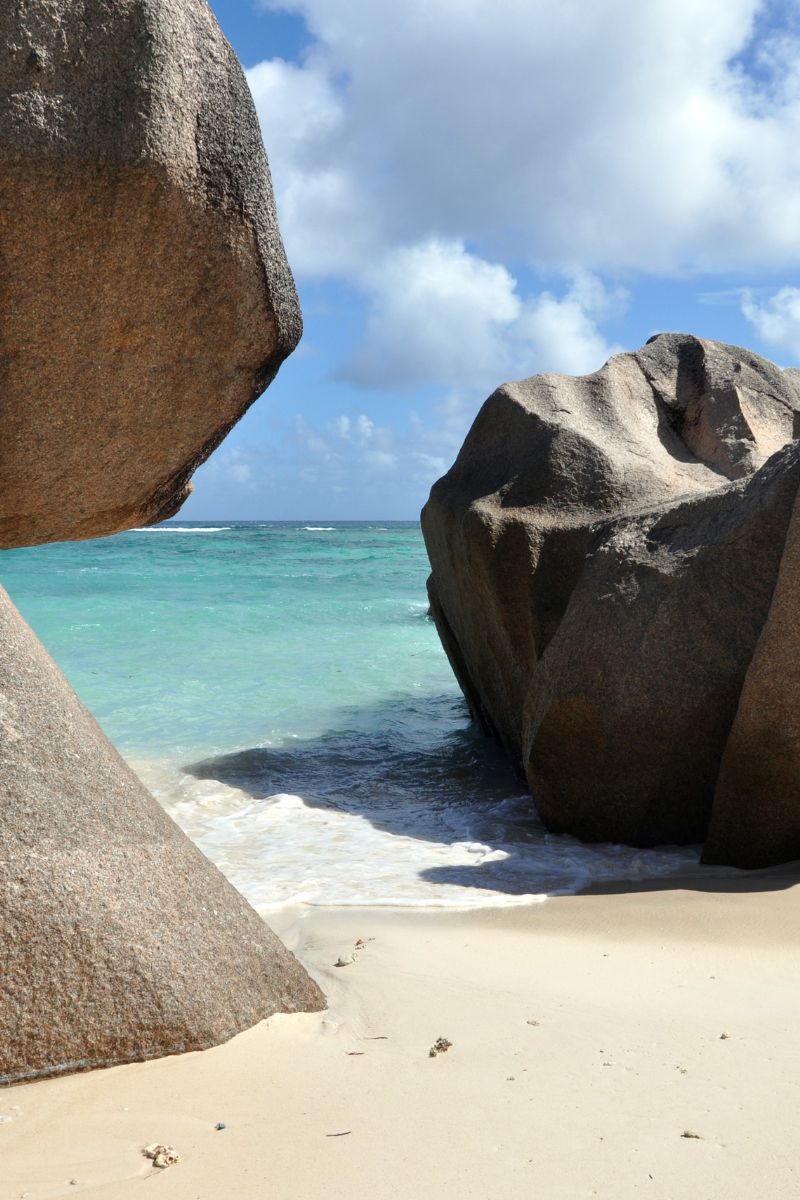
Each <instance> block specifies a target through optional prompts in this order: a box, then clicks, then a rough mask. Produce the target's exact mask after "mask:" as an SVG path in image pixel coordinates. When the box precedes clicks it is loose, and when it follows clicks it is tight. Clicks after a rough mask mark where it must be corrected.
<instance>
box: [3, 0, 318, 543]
mask: <svg viewBox="0 0 800 1200" xmlns="http://www.w3.org/2000/svg"><path fill="white" fill-rule="evenodd" d="M0 286H1V292H2V304H1V305H0V388H1V389H2V397H3V403H2V408H0V546H22V545H32V544H34V543H37V542H47V541H57V540H62V539H72V538H86V537H94V536H97V535H100V534H106V533H113V532H115V531H117V530H120V529H126V528H129V527H131V526H135V525H145V524H148V523H151V522H154V521H159V520H161V519H163V518H165V517H168V516H170V515H172V514H173V513H174V512H175V511H176V510H177V509H178V508H179V506H180V504H181V503H182V501H183V500H184V499H185V498H186V495H187V493H188V491H189V482H188V481H189V478H190V476H191V475H192V472H193V471H194V470H195V469H196V468H197V467H198V466H199V464H200V463H201V462H203V460H204V459H205V458H207V457H208V455H209V454H210V453H211V451H212V450H213V449H214V448H215V447H216V446H217V445H218V444H219V442H220V441H221V440H222V438H223V437H224V436H225V434H226V433H227V432H228V430H229V429H230V428H231V426H232V425H233V424H234V423H235V422H236V421H237V420H238V418H239V417H241V415H242V413H243V412H244V411H245V409H246V408H247V407H248V405H249V404H250V403H251V402H252V401H253V400H254V399H255V398H256V397H257V396H258V395H259V393H260V392H262V391H263V390H264V388H265V387H266V386H267V384H268V383H269V382H270V380H271V379H272V377H273V376H274V375H275V372H276V371H277V369H278V367H279V366H280V364H281V362H282V361H283V359H284V358H285V357H286V355H287V354H289V353H290V352H291V350H292V349H293V347H294V346H295V345H296V343H297V340H298V338H299V336H300V332H301V318H300V309H299V306H298V302H297V296H296V293H295V289H294V284H293V282H292V277H291V273H290V271H289V269H288V266H287V264H286V258H285V255H284V252H283V246H282V243H281V238H280V233H279V230H278V226H277V222H276V218H275V207H274V203H273V198H272V188H271V184H270V178H269V169H268V166H267V161H266V157H265V154H264V149H263V145H262V141H261V136H260V133H259V127H258V120H257V117H256V113H255V109H254V107H253V103H252V99H251V97H250V93H249V91H248V88H247V83H246V81H245V78H244V75H243V72H242V70H241V68H240V66H239V63H238V62H237V60H236V57H235V55H234V53H233V51H232V50H231V48H230V46H229V45H228V43H227V42H226V41H225V39H224V38H223V36H222V34H221V32H220V30H219V27H218V25H217V23H216V21H215V19H214V16H213V14H212V13H211V10H210V9H209V7H208V4H207V3H206V2H205V0H47V3H38V2H37V3H31V0H3V3H2V5H0Z"/></svg>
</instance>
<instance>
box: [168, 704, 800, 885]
mask: <svg viewBox="0 0 800 1200" xmlns="http://www.w3.org/2000/svg"><path fill="white" fill-rule="evenodd" d="M184 770H185V771H186V773H187V774H189V775H192V776H194V777H195V778H197V779H211V780H216V781H218V782H220V783H222V784H225V785H227V786H229V787H233V788H238V789H241V790H242V791H243V792H245V793H246V794H247V795H249V796H251V797H253V799H255V800H259V799H266V798H267V797H270V796H274V795H276V794H278V793H291V794H296V795H300V796H302V798H303V801H304V802H305V803H306V804H307V805H309V806H312V807H315V808H320V809H326V808H327V809H332V810H336V811H338V812H345V813H352V814H355V815H358V816H360V817H363V818H364V819H366V820H367V821H369V822H370V823H371V824H372V825H373V826H374V827H375V828H377V829H381V830H383V831H385V832H387V833H390V834H395V835H397V836H400V837H406V838H418V839H420V840H423V841H427V842H440V843H442V844H452V843H455V842H459V841H465V842H473V843H481V844H484V845H485V846H487V847H490V848H492V849H493V850H497V851H499V852H502V853H501V854H499V855H498V857H496V858H491V859H489V860H488V861H485V862H481V863H479V864H478V865H474V864H468V865H464V866H443V867H436V868H430V869H425V870H421V871H420V878H422V879H425V880H427V881H428V882H431V883H433V884H442V885H457V886H459V887H463V888H470V889H490V890H492V891H495V892H503V893H505V894H507V895H509V896H526V895H541V894H543V893H547V894H550V895H554V894H559V893H560V894H572V893H574V892H575V891H576V889H577V890H578V891H582V890H585V889H588V890H591V891H593V892H594V891H596V892H604V893H624V892H638V891H654V890H664V889H671V888H675V887H681V888H684V889H690V890H693V891H704V892H723V893H724V892H736V891H742V890H747V891H753V892H758V891H772V890H776V889H780V888H787V887H790V886H791V885H792V884H794V883H796V882H798V881H800V863H795V864H790V865H789V866H784V867H781V868H772V869H770V870H763V871H752V872H750V871H737V870H735V869H734V868H720V867H703V866H700V865H699V862H698V858H699V847H669V848H661V849H658V850H656V851H647V850H641V851H637V850H634V849H631V848H630V847H619V846H609V845H587V844H584V843H581V842H579V841H578V840H577V839H575V838H571V837H561V836H557V835H555V834H550V833H548V832H547V830H546V829H545V828H544V826H543V825H542V823H541V821H540V820H539V818H538V816H537V814H536V810H535V806H534V804H533V802H532V800H531V798H530V796H529V795H528V792H527V790H526V788H525V786H524V784H523V783H521V781H520V780H519V778H518V777H517V776H516V775H515V773H514V771H513V769H512V767H511V765H510V763H509V761H508V759H507V758H506V757H505V755H504V754H503V753H502V751H501V750H500V749H499V748H498V747H497V745H496V744H495V743H494V742H493V741H492V740H491V739H489V738H486V737H484V736H483V735H482V734H481V733H480V732H479V731H478V730H477V728H476V726H474V725H473V724H472V723H471V722H470V720H469V717H468V714H467V711H466V706H465V705H464V703H463V701H462V700H461V699H460V697H457V696H454V695H452V694H451V695H443V696H439V697H436V698H435V699H433V700H432V699H431V697H430V696H424V697H420V698H419V699H417V698H415V697H414V696H413V695H412V696H408V695H405V694H404V695H402V696H399V697H398V698H397V699H396V700H395V701H387V702H385V703H383V704H381V705H377V706H374V707H370V708H363V709H347V710H345V711H343V713H342V724H341V726H340V727H339V728H336V729H331V730H327V731H325V732H324V733H322V734H320V735H319V736H318V737H315V738H310V739H300V738H297V739H287V740H285V741H284V742H283V743H282V744H281V745H279V746H256V747H253V748H251V749H246V750H239V751H236V752H234V753H230V754H223V755H220V756H217V757H214V758H210V759H204V760H203V761H201V762H197V763H193V764H191V765H189V766H186V767H185V768H184ZM656 869H662V870H664V869H667V870H668V871H669V873H665V874H663V875H661V876H655V874H654V872H655V870H656ZM631 876H635V877H634V878H632V877H631Z"/></svg>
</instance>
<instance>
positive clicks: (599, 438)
mask: <svg viewBox="0 0 800 1200" xmlns="http://www.w3.org/2000/svg"><path fill="white" fill-rule="evenodd" d="M798 429H800V372H796V371H781V370H780V369H779V368H778V367H776V366H774V365H773V364H772V363H769V362H767V361H765V360H764V359H761V358H759V357H758V356H756V355H754V354H751V353H749V352H747V351H745V350H741V349H738V348H737V347H733V346H725V345H720V344H717V343H713V342H706V341H701V340H700V339H697V338H693V337H690V336H683V335H675V334H666V335H661V336H659V337H656V338H654V339H651V341H650V342H649V343H648V344H647V345H646V346H645V347H644V348H643V349H642V350H640V351H638V352H637V353H635V354H621V355H618V356H616V357H614V358H612V359H611V360H610V361H609V362H608V363H607V364H606V365H605V367H603V368H602V370H600V371H598V372H597V373H596V374H594V375H588V376H585V377H582V378H574V379H573V378H563V377H559V376H553V375H542V376H537V377H535V378H533V379H528V380H524V381H523V382H521V383H513V384H507V385H506V386H504V387H502V388H500V389H499V390H498V391H497V392H495V393H494V394H493V395H492V396H491V397H490V398H489V399H488V400H487V401H486V403H485V405H484V406H483V408H482V410H481V412H480V413H479V415H478V417H477V419H476V421H475V423H474V425H473V427H472V429H471V430H470V433H469V434H468V436H467V439H466V441H465V443H464V446H463V448H462V450H461V452H460V454H459V456H458V458H457V460H456V462H455V464H454V465H453V467H452V468H451V469H450V471H449V472H448V473H447V475H445V476H444V477H443V478H442V479H440V480H439V482H438V483H436V484H435V485H434V488H433V490H432V492H431V497H430V500H429V501H428V504H427V505H426V507H425V509H424V511H423V529H424V532H425V539H426V543H427V547H428V553H429V556H430V560H431V564H432V568H433V573H432V575H431V579H430V584H429V588H430V596H431V605H432V611H433V614H434V616H435V619H436V622H437V625H438V628H439V632H440V635H441V638H442V641H443V643H444V646H445V648H446V650H447V653H448V655H449V657H450V661H451V663H452V665H453V669H454V671H455V673H456V675H457V677H458V679H459V682H460V684H461V687H462V689H463V691H464V693H465V695H466V697H467V700H468V702H469V704H470V707H471V709H472V712H473V715H474V716H475V718H476V719H477V720H478V721H480V722H481V724H482V725H483V727H484V729H485V730H486V731H487V732H489V733H491V734H493V735H494V736H495V737H497V738H498V740H499V741H500V742H501V743H502V744H503V745H504V746H505V747H506V749H507V751H508V753H509V754H510V755H511V757H512V759H513V760H514V762H515V763H516V765H517V768H518V770H519V771H520V773H521V774H522V775H524V776H525V777H526V778H527V780H528V783H529V786H530V789H531V792H532V794H533V796H534V797H535V800H536V804H537V807H538V809H539V812H540V814H541V816H542V818H543V820H544V821H545V823H546V824H547V826H548V827H549V828H550V829H552V830H555V831H557V832H567V833H571V834H575V835H577V836H579V837H582V838H585V839H587V840H603V841H605V840H608V841H618V842H628V843H631V844H633V845H640V846H651V845H657V844H663V843H680V842H693V841H702V840H704V839H705V838H706V837H707V838H708V840H707V842H706V848H705V859H706V860H707V861H713V862H719V863H731V864H734V865H739V866H747V867H753V866H762V865H766V864H768V863H773V862H780V861H787V860H789V859H792V858H796V857H800V716H798V714H800V666H798V662H800V653H796V652H795V650H796V649H797V650H798V651H800V645H797V647H796V643H798V639H799V638H800V634H798V632H797V630H798V613H799V612H800V524H799V522H800V509H797V510H796V508H797V506H796V496H797V491H798V485H799V484H800V445H798V444H797V443H795V441H794V437H795V435H796V433H797V432H798Z"/></svg>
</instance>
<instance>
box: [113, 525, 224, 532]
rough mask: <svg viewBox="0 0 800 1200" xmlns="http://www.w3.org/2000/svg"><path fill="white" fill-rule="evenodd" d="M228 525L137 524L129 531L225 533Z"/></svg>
mask: <svg viewBox="0 0 800 1200" xmlns="http://www.w3.org/2000/svg"><path fill="white" fill-rule="evenodd" d="M230 528H231V527H230V525H204V526H203V528H202V529H201V528H199V527H198V526H196V525H144V526H141V527H139V526H137V527H136V528H135V529H132V530H131V533H225V532H226V531H227V530H228V529H230Z"/></svg>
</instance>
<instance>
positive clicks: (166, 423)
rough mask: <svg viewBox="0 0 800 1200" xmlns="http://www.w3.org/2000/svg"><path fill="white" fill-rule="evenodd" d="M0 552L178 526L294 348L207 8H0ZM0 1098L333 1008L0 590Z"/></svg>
mask: <svg viewBox="0 0 800 1200" xmlns="http://www.w3.org/2000/svg"><path fill="white" fill-rule="evenodd" d="M0 283H2V303H0V394H2V405H0V546H18V545H31V544H35V543H38V542H47V541H53V540H58V539H69V538H84V537H91V536H94V535H99V534H105V533H112V532H114V531H116V530H119V529H123V528H127V527H129V526H131V525H139V524H146V523H150V522H153V521H157V520H160V519H162V518H164V517H167V516H169V515H171V514H172V513H173V512H174V511H175V510H176V509H177V508H178V507H179V505H180V504H181V502H182V500H183V499H184V498H185V496H186V494H187V490H188V480H189V477H190V475H191V474H192V472H193V470H194V469H195V468H196V467H197V466H198V465H199V463H201V462H202V461H203V459H204V458H206V457H207V455H208V454H209V453H210V452H211V450H213V449H214V447H215V446H216V445H217V444H218V443H219V442H220V441H221V439H222V438H223V437H224V435H225V433H226V432H227V431H228V429H229V428H230V427H231V425H233V423H234V422H235V421H236V420H237V419H238V418H239V417H240V416H241V415H242V413H243V412H244V410H245V409H246V408H247V406H248V405H249V404H250V403H251V401H252V400H254V399H255V397H256V396H257V395H258V394H259V393H260V392H261V391H262V390H263V389H264V387H266V385H267V384H268V383H269V381H270V380H271V378H272V377H273V375H274V374H275V372H276V371H277V369H278V367H279V366H280V363H281V362H282V360H283V359H284V358H285V357H286V355H287V354H288V353H289V352H290V351H291V350H292V348H293V347H294V345H295V344H296V342H297V340H298V338H299V336H300V329H301V320H300V311H299V307H298V303H297V297H296V294H295V290H294V284H293V282H292V278H291V274H290V272H289V269H288V266H287V264H286V259H285V257H284V253H283V247H282V244H281V240H280V234H279V232H278V227H277V224H276V220H275V211H274V206H273V202H272V192H271V185H270V180H269V172H268V167H267V162H266V158H265V155H264V151H263V147H262V144H261V138H260V135H259V130H258V122H257V120H256V116H255V112H254V109H253V104H252V101H251V98H250V94H249V92H248V89H247V85H246V82H245V79H244V76H243V73H242V71H241V69H240V67H239V64H238V63H237V61H236V58H235V56H234V55H233V52H232V51H231V49H230V47H229V46H228V44H227V43H226V42H225V40H224V38H223V37H222V35H221V33H220V31H219V28H218V27H217V25H216V22H215V21H214V18H213V16H212V14H211V11H210V9H209V8H208V6H207V4H206V3H205V2H204V0H4V3H3V5H2V6H0ZM0 944H2V950H3V961H2V968H1V969H0V1083H3V1082H6V1083H7V1082H10V1081H12V1080H19V1079H30V1078H35V1077H38V1076H42V1075H51V1074H54V1073H58V1072H61V1071H71V1070H79V1069H82V1068H87V1067H92V1066H100V1065H105V1064H108V1063H117V1062H126V1061H130V1060H133V1059H144V1058H150V1057H153V1056H155V1055H161V1054H170V1053H175V1052H177V1051H182V1050H192V1049H200V1048H202V1047H204V1046H209V1045H212V1044H214V1043H217V1042H220V1041H223V1040H225V1039H226V1038H228V1037H230V1036H231V1035H232V1034H234V1033H236V1032H237V1031H238V1030H241V1029H244V1028H246V1027H247V1026H249V1025H252V1024H254V1023H255V1022H256V1021H259V1020H261V1019H262V1018H264V1017H267V1016H270V1015H271V1014H272V1013H275V1012H293V1011H297V1010H299V1009H303V1010H308V1009H317V1008H321V1007H323V1004H324V1001H323V997H322V994H321V993H320V991H319V989H318V988H317V986H316V984H314V983H313V982H312V981H311V980H310V979H309V977H308V976H307V975H306V973H305V971H304V970H303V968H302V967H301V966H300V965H299V963H297V962H296V961H295V959H294V958H293V957H292V956H291V955H290V954H289V953H288V951H287V950H286V949H285V948H284V947H283V946H282V945H281V943H280V942H279V941H278V940H277V938H275V936H274V935H273V934H272V933H271V932H270V930H269V929H268V928H267V926H266V925H265V924H264V923H263V921H262V920H261V919H260V918H259V917H258V915H257V914H256V913H255V912H254V911H253V910H252V909H251V908H250V907H249V905H248V904H247V903H246V902H245V901H244V900H243V899H242V897H241V896H239V895H238V893H237V892H236V891H234V889H233V888H232V887H231V886H230V885H229V884H228V883H227V882H226V881H225V879H224V878H223V876H222V875H221V874H220V873H219V872H218V871H217V870H216V868H215V867H213V866H212V865H211V863H209V862H208V860H207V859H206V858H204V856H203V855H202V854H201V853H200V852H199V851H198V850H197V849H196V848H195V847H194V846H193V845H192V843H191V842H190V841H189V840H188V839H187V838H186V837H184V835H183V834H182V833H181V831H180V830H179V829H178V827H177V826H176V825H175V824H174V823H173V822H172V821H171V820H170V819H169V818H168V817H167V816H166V814H165V813H164V812H163V810H162V809H161V808H160V806H159V805H158V804H157V803H156V802H155V800H153V799H152V797H150V796H149V795H148V793H147V792H146V791H145V790H144V788H143V787H142V786H141V784H140V783H139V782H138V780H137V779H136V777H135V776H134V775H133V773H132V772H131V771H130V770H129V769H128V767H127V766H126V765H125V764H124V762H123V761H122V760H121V758H120V757H119V755H117V753H116V752H115V751H114V749H113V748H112V746H111V745H110V743H109V742H108V741H107V739H106V738H105V737H104V736H103V734H102V732H101V731H100V729H99V728H98V726H97V725H96V723H95V722H94V720H93V719H92V717H91V716H90V715H89V713H88V712H87V711H86V710H85V709H84V708H83V706H82V705H81V704H80V702H79V701H78V699H77V697H76V696H75V695H74V693H73V692H72V690H71V689H70V688H69V686H68V684H67V682H66V680H64V678H63V677H62V676H61V674H60V673H59V671H58V669H57V668H56V667H55V665H54V664H53V663H52V661H51V660H50V659H49V658H48V656H47V654H46V653H45V651H44V650H43V648H42V647H41V646H40V645H39V643H38V642H37V641H36V639H35V637H34V636H33V634H32V633H31V631H30V630H29V629H28V628H27V626H26V625H25V624H24V622H23V621H22V619H21V618H20V617H19V615H18V614H17V613H16V611H15V610H14V608H13V606H12V605H11V603H10V602H9V601H8V599H7V598H6V597H5V594H4V593H0Z"/></svg>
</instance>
